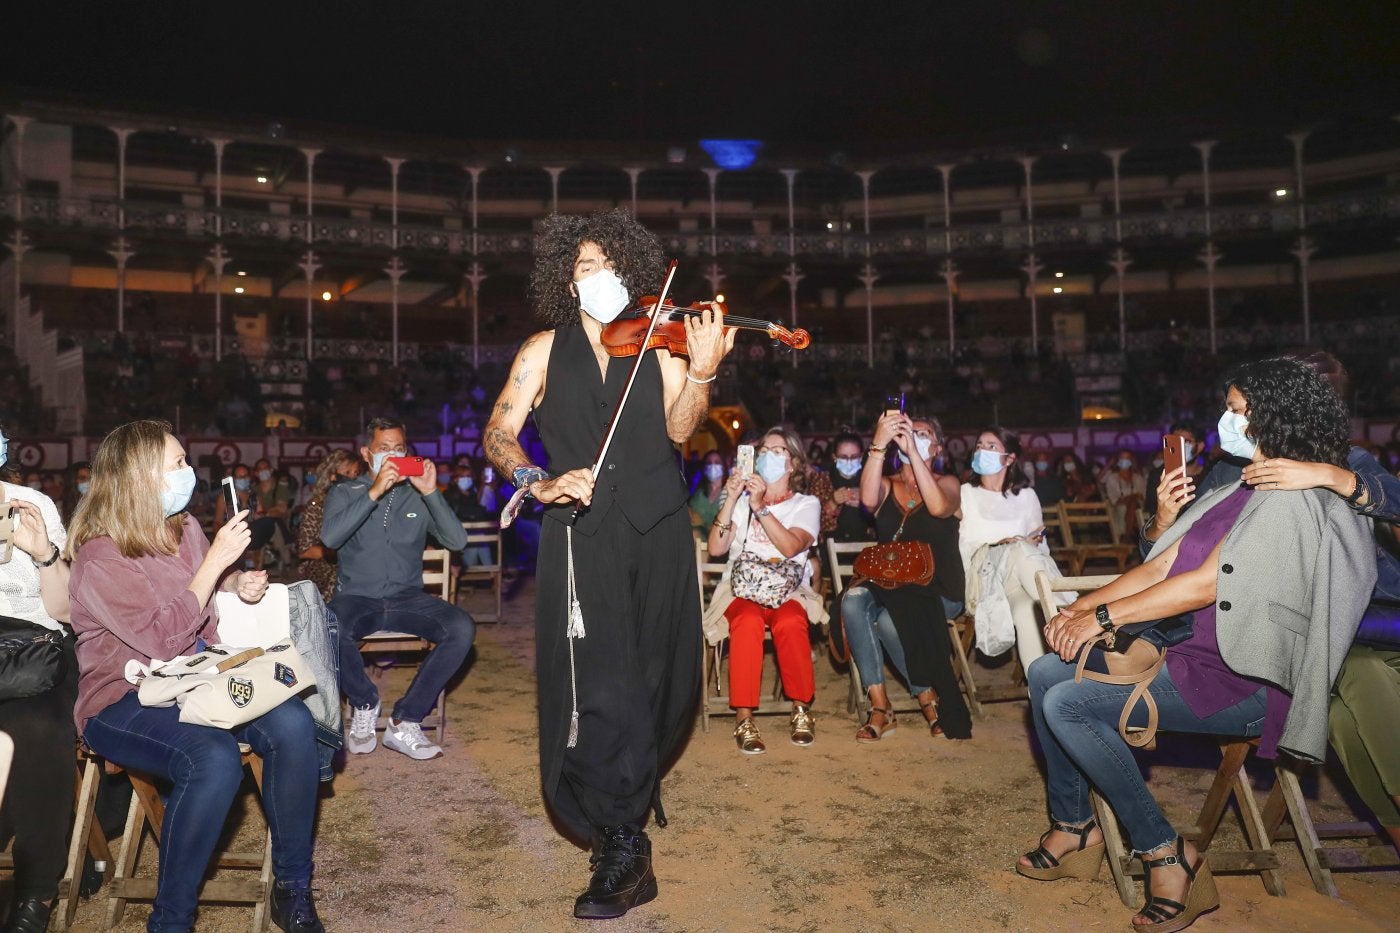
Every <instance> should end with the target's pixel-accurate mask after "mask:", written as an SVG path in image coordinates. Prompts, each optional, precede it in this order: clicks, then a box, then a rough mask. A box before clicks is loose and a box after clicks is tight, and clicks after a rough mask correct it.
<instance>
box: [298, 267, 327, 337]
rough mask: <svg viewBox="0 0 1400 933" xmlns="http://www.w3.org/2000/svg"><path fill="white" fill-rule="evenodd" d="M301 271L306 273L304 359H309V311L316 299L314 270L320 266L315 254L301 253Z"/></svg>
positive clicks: (310, 334) (310, 333)
mask: <svg viewBox="0 0 1400 933" xmlns="http://www.w3.org/2000/svg"><path fill="white" fill-rule="evenodd" d="M297 265H298V266H300V267H301V271H302V272H304V273H306V359H307V360H308V361H310V360H311V359H313V358H314V356H315V352H314V351H313V350H312V346H311V340H312V332H311V313H312V308H313V307H314V303H315V300H316V296H315V294H313V291H314V282H315V281H316V270H318V269H320V268H321V264H320V263H319V262H317V261H316V254H315V253H314V252H312V251H311V250H307V251H306V252H305V253H303V254H302V257H301V262H299V263H297Z"/></svg>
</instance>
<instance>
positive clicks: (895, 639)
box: [841, 586, 933, 696]
mask: <svg viewBox="0 0 1400 933" xmlns="http://www.w3.org/2000/svg"><path fill="white" fill-rule="evenodd" d="M841 619H842V622H843V623H844V624H845V627H846V641H847V642H849V643H850V646H851V661H852V662H854V663H855V666H856V670H858V671H859V672H860V682H861V684H863V685H864V686H865V689H866V690H867V691H868V690H869V689H870V688H871V687H878V686H882V685H883V684H884V682H885V664H884V661H883V660H882V659H881V657H880V648H881V647H882V646H883V647H884V650H885V653H886V654H888V655H889V656H890V663H891V664H893V665H894V668H895V670H897V671H899V676H900V677H902V678H903V679H904V682H905V683H906V684H909V693H910V695H911V696H918V695H919V694H920V693H923V692H924V691H925V690H931V689H933V688H932V687H928V686H920V685H918V684H910V683H909V665H908V664H907V663H906V662H905V660H904V646H903V645H901V644H900V643H899V633H898V632H896V631H895V629H894V620H893V619H892V618H890V611H889V610H888V609H886V608H885V607H883V606H881V605H880V603H879V602H878V601H877V600H876V599H875V595H874V594H873V593H871V592H870V590H869V589H867V588H866V587H863V586H857V587H853V588H851V589H850V590H847V591H846V596H845V598H844V599H842V600H841Z"/></svg>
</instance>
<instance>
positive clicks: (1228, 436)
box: [1218, 411, 1259, 460]
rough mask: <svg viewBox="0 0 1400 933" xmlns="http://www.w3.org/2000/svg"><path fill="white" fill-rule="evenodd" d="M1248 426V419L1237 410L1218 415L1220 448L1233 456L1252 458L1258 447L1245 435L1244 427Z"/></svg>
mask: <svg viewBox="0 0 1400 933" xmlns="http://www.w3.org/2000/svg"><path fill="white" fill-rule="evenodd" d="M1248 426H1249V419H1248V418H1246V417H1245V416H1244V415H1242V414H1240V413H1239V412H1237V411H1226V412H1225V414H1223V415H1221V416H1220V424H1219V425H1218V428H1219V431H1220V449H1221V450H1223V451H1225V452H1226V453H1227V454H1230V455H1231V456H1235V457H1243V458H1244V459H1246V460H1251V459H1253V458H1254V451H1256V450H1258V449H1259V445H1258V444H1256V443H1255V442H1254V441H1253V440H1251V439H1250V438H1248V437H1245V434H1244V429H1245V428H1247V427H1248Z"/></svg>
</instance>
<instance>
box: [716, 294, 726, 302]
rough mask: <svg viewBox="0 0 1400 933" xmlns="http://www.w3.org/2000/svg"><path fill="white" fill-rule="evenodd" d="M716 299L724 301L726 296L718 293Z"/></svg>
mask: <svg viewBox="0 0 1400 933" xmlns="http://www.w3.org/2000/svg"><path fill="white" fill-rule="evenodd" d="M715 301H719V302H723V301H724V296H723V295H716V296H715Z"/></svg>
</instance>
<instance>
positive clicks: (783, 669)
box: [709, 428, 824, 755]
mask: <svg viewBox="0 0 1400 933" xmlns="http://www.w3.org/2000/svg"><path fill="white" fill-rule="evenodd" d="M803 450H804V448H803V446H802V440H801V438H799V437H798V436H797V435H796V434H795V433H793V432H792V431H789V430H787V429H786V428H773V429H772V430H770V431H769V432H768V433H767V434H765V435H764V436H763V446H762V447H760V448H759V450H758V459H757V460H756V462H755V463H754V472H752V473H750V474H749V475H747V476H744V475H741V474H740V473H739V471H738V470H735V471H734V472H733V473H732V474H731V475H730V477H729V480H728V482H727V483H725V497H724V501H723V502H721V503H720V507H719V516H718V517H717V518H716V519H715V523H714V525H713V527H711V528H710V540H709V551H710V556H711V557H719V556H721V555H723V554H728V553H729V552H730V550H731V548H733V546H734V543H735V541H736V540H742V544H740V545H739V547H738V548H737V549H735V552H734V554H733V555H732V556H731V557H730V561H729V566H730V569H731V579H732V571H733V570H734V567H735V565H736V563H737V561H739V560H740V559H742V558H743V557H746V556H749V557H754V558H757V559H758V560H760V561H764V562H774V563H776V562H789V565H791V563H792V562H800V565H801V570H800V576H799V577H798V579H799V581H800V582H799V583H798V584H797V585H796V586H795V587H793V588H791V589H790V590H789V595H788V598H787V599H786V600H784V601H783V602H782V603H781V604H780V605H779V606H778V607H777V608H774V609H770V608H768V607H766V606H762V605H759V604H758V603H757V602H754V601H753V600H752V599H746V598H743V597H740V596H734V597H733V600H732V601H730V602H728V603H724V602H722V600H714V601H712V602H711V605H710V609H709V613H716V612H719V611H721V609H722V611H723V613H724V618H725V619H726V620H727V621H728V623H729V705H730V706H732V707H734V718H735V725H734V739H735V741H736V742H737V743H738V745H739V750H740V751H741V752H743V753H744V754H746V755H761V754H763V753H764V752H765V751H767V750H768V747H767V746H766V745H764V744H763V739H762V737H761V736H760V735H759V733H758V726H757V725H755V724H754V721H753V711H754V708H755V707H757V706H758V692H759V684H760V681H761V680H762V677H763V630H764V628H765V627H767V628H770V629H772V630H773V650H774V651H775V652H776V653H777V655H778V672H779V674H780V675H781V676H782V679H783V692H784V693H785V694H787V697H788V699H790V700H792V717H791V720H790V722H789V726H790V735H791V739H792V744H794V745H797V746H806V745H811V744H812V740H813V739H814V738H815V737H816V720H815V719H813V718H812V700H813V698H814V697H815V695H816V672H815V671H814V670H813V668H812V642H811V640H810V639H809V638H808V636H807V620H808V613H809V611H810V610H809V607H808V605H807V604H809V603H811V602H812V601H813V600H816V597H815V595H814V594H812V597H811V599H804V598H803V596H804V595H805V594H803V593H802V592H801V591H802V590H803V589H804V587H808V586H809V582H810V577H811V572H812V571H811V567H810V564H809V562H808V560H807V549H808V548H809V547H811V545H812V542H814V541H816V539H817V534H818V532H819V529H820V526H821V504H820V503H819V502H818V501H817V499H816V497H815V496H809V495H806V494H805V493H804V492H803V490H804V489H805V488H806V477H807V471H806V467H807V463H806V460H807V458H806V456H805V455H804V454H803ZM744 498H747V501H746V502H744V503H743V505H742V507H741V506H740V500H741V499H744ZM736 508H740V509H741V511H740V515H739V521H740V522H741V523H744V516H747V515H751V516H752V517H751V518H749V519H748V521H747V522H746V523H744V524H743V526H742V527H739V528H736V527H735V524H736V523H735V509H736ZM817 610H818V611H820V602H819V601H817ZM823 616H824V613H823Z"/></svg>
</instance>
